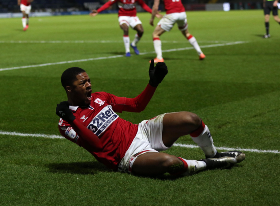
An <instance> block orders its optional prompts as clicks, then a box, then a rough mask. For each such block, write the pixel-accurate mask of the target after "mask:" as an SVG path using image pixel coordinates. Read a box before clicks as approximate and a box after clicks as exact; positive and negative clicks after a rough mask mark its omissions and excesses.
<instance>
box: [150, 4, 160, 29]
mask: <svg viewBox="0 0 280 206" xmlns="http://www.w3.org/2000/svg"><path fill="white" fill-rule="evenodd" d="M159 1H160V0H154V5H153V8H152V17H151V19H150V25H152V26H154V19H155V16H156V15H157V13H158V6H159Z"/></svg>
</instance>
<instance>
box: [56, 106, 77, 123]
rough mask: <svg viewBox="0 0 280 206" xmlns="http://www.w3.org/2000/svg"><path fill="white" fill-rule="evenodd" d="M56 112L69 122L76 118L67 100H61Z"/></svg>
mask: <svg viewBox="0 0 280 206" xmlns="http://www.w3.org/2000/svg"><path fill="white" fill-rule="evenodd" d="M56 114H57V115H58V116H59V117H61V118H62V119H64V120H65V121H67V122H68V123H71V122H73V121H74V120H75V116H74V115H73V113H72V112H71V110H70V109H69V103H68V102H67V101H64V102H60V103H59V104H58V105H57V107H56Z"/></svg>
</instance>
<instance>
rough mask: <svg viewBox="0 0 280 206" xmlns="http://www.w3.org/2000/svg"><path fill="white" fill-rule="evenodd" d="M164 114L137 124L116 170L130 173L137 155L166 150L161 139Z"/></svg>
mask: <svg viewBox="0 0 280 206" xmlns="http://www.w3.org/2000/svg"><path fill="white" fill-rule="evenodd" d="M164 115H165V114H161V115H159V116H156V117H154V118H153V119H150V120H144V121H142V122H141V123H140V124H139V125H138V132H137V134H136V136H135V138H134V140H133V141H132V143H131V145H130V147H129V148H128V150H127V151H126V153H125V155H124V157H123V158H122V160H121V162H120V163H119V166H118V171H120V172H128V173H131V169H132V165H133V163H134V161H135V160H136V158H137V157H139V156H140V155H142V154H145V153H146V152H158V151H163V150H167V149H168V148H169V147H166V146H165V145H164V144H163V141H162V129H163V123H162V121H163V117H164Z"/></svg>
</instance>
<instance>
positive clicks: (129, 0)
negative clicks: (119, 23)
mask: <svg viewBox="0 0 280 206" xmlns="http://www.w3.org/2000/svg"><path fill="white" fill-rule="evenodd" d="M117 2H118V7H119V16H136V13H137V11H136V7H135V5H136V2H137V3H138V4H139V5H140V6H141V7H142V8H143V9H145V10H146V11H147V12H150V13H152V9H151V8H150V7H148V5H147V4H145V2H144V1H143V0H110V1H108V2H107V3H105V4H104V5H103V6H102V7H100V8H99V9H98V10H97V11H98V13H99V12H101V11H104V10H105V9H107V8H109V7H110V6H111V5H113V4H114V3H117Z"/></svg>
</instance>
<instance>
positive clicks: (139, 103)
mask: <svg viewBox="0 0 280 206" xmlns="http://www.w3.org/2000/svg"><path fill="white" fill-rule="evenodd" d="M167 73H168V69H167V66H166V65H165V63H163V62H160V63H157V65H156V66H155V67H154V60H151V64H150V68H149V76H150V81H149V84H148V85H147V86H146V88H145V89H144V90H143V91H142V92H141V94H139V95H138V96H137V97H135V98H124V97H119V99H118V97H117V99H115V101H116V103H117V104H118V103H120V104H119V105H118V106H119V107H118V108H117V109H116V111H128V112H141V111H143V110H144V109H145V108H146V106H147V105H148V103H149V102H150V100H151V98H152V97H153V95H154V93H155V91H156V88H157V86H158V85H159V84H160V83H161V82H162V80H163V78H164V77H165V75H166V74H167ZM118 101H119V102H118ZM121 101H122V102H123V103H122V102H121Z"/></svg>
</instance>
